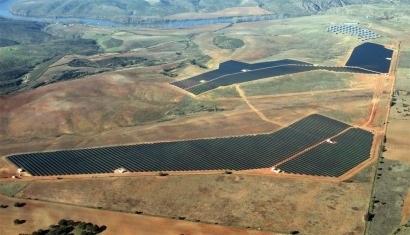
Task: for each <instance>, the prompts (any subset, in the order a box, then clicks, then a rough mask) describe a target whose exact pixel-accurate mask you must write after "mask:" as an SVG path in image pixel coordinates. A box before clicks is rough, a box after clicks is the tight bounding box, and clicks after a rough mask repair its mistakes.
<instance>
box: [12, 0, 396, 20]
mask: <svg viewBox="0 0 410 235" xmlns="http://www.w3.org/2000/svg"><path fill="white" fill-rule="evenodd" d="M381 2H389V1H387V0H379V1H375V0H229V1H220V0H42V1H32V0H16V1H15V2H14V3H12V5H11V11H12V12H13V13H15V14H18V15H25V16H38V17H44V16H47V17H80V18H81V17H88V18H98V19H106V20H111V21H117V22H139V21H150V20H151V21H154V20H160V19H161V18H162V17H166V16H169V15H174V14H180V13H188V12H202V13H203V12H215V11H219V10H223V9H226V8H232V7H260V8H262V9H265V10H268V11H270V12H272V13H273V14H292V15H311V14H315V13H317V12H320V11H325V10H328V9H330V8H334V7H343V6H346V5H351V4H366V3H381Z"/></svg>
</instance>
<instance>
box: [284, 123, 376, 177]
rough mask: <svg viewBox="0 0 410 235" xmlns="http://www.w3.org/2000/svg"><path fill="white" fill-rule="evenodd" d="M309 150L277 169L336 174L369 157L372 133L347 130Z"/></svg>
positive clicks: (319, 174) (308, 173)
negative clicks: (330, 140) (329, 141)
mask: <svg viewBox="0 0 410 235" xmlns="http://www.w3.org/2000/svg"><path fill="white" fill-rule="evenodd" d="M332 141H334V142H335V143H328V142H324V143H322V144H321V145H319V146H317V147H315V148H313V149H312V150H310V151H308V152H305V153H303V154H301V155H300V156H298V157H296V158H294V159H292V160H290V161H287V162H285V163H283V164H281V165H279V166H277V168H279V169H281V170H283V171H284V172H287V173H294V174H304V175H317V176H330V177H338V176H341V175H343V174H344V173H345V172H347V171H349V170H350V169H352V168H353V167H355V166H357V165H358V164H359V163H361V162H363V161H365V160H366V159H368V158H369V156H370V149H371V147H372V143H373V134H372V133H370V132H367V131H364V130H361V129H350V130H348V131H347V132H345V133H343V134H342V135H340V136H338V137H336V138H334V139H333V140H332Z"/></svg>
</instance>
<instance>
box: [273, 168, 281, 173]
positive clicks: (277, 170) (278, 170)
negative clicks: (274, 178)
mask: <svg viewBox="0 0 410 235" xmlns="http://www.w3.org/2000/svg"><path fill="white" fill-rule="evenodd" d="M271 170H272V172H274V173H281V172H282V171H281V170H280V169H278V168H275V167H272V169H271Z"/></svg>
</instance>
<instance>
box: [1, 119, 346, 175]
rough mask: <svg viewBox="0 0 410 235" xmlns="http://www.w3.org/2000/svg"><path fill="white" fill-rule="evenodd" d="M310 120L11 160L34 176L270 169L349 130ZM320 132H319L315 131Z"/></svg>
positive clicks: (325, 120) (41, 154) (329, 122)
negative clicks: (259, 130)
mask: <svg viewBox="0 0 410 235" xmlns="http://www.w3.org/2000/svg"><path fill="white" fill-rule="evenodd" d="M347 127H348V125H346V124H344V123H341V122H338V121H335V120H333V119H329V118H327V117H324V116H320V115H310V116H308V117H306V118H304V119H302V120H300V121H298V122H296V123H294V124H292V125H290V126H289V127H287V128H284V129H281V130H279V131H276V132H274V133H271V134H263V135H256V136H242V137H232V138H218V139H205V140H188V141H178V142H166V143H153V144H140V145H131V146H114V147H104V148H95V149H80V150H66V151H56V152H46V153H31V154H21V155H14V156H9V157H8V159H9V160H10V161H11V162H13V163H14V164H15V165H17V166H18V167H20V168H23V169H25V170H26V171H28V172H29V173H31V174H32V175H35V176H45V175H67V174H69V175H70V174H95V173H111V172H113V171H114V170H115V169H118V168H120V167H124V168H126V169H127V170H128V171H133V172H142V171H186V170H246V169H258V168H267V167H271V166H273V165H274V164H276V163H279V162H280V161H282V160H284V159H286V158H288V157H290V156H292V155H294V154H296V153H298V152H300V151H302V150H303V149H306V148H308V147H310V146H312V145H314V144H316V143H318V142H320V141H322V140H324V139H326V138H329V137H331V136H334V135H335V134H337V133H339V132H340V131H342V130H343V129H344V128H347ZM315 130H317V131H315Z"/></svg>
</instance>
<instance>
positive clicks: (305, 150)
mask: <svg viewBox="0 0 410 235" xmlns="http://www.w3.org/2000/svg"><path fill="white" fill-rule="evenodd" d="M369 48H370V50H372V51H373V53H375V54H376V55H377V56H369V54H368V53H367V52H368V50H369ZM391 56H392V50H389V49H386V48H384V47H382V46H379V45H376V44H372V43H365V44H363V45H361V46H359V47H357V48H355V50H354V51H353V53H352V56H351V58H350V59H349V60H348V62H347V64H346V66H339V67H336V66H320V65H312V64H309V63H305V62H300V61H295V60H289V59H285V60H280V61H272V62H263V63H257V64H248V63H243V62H238V61H227V62H224V63H222V64H220V66H219V69H217V70H214V71H210V72H207V73H204V74H201V75H198V76H194V77H192V78H188V79H185V80H181V81H177V82H174V83H172V85H174V86H177V87H179V88H181V89H184V90H186V91H188V92H191V93H193V94H195V95H198V94H201V93H204V92H206V91H210V90H213V89H216V88H218V87H221V86H229V85H233V84H238V83H243V82H247V81H253V80H259V79H263V78H267V77H275V76H280V75H284V74H292V73H301V72H306V71H312V70H326V71H333V72H344V73H359V74H381V73H386V72H388V70H389V68H390V60H387V59H386V57H389V58H390V57H391ZM357 58H360V59H357ZM372 146H373V134H372V133H371V132H368V131H366V130H362V129H360V128H355V127H353V126H350V125H348V124H346V123H343V122H340V121H337V120H334V119H331V118H328V117H325V116H322V115H318V114H314V115H309V116H306V117H304V118H301V119H300V120H299V121H297V122H295V123H293V124H291V125H289V126H287V127H284V128H281V129H280V130H278V131H274V132H272V133H268V134H259V135H247V136H234V137H225V138H214V139H196V140H185V141H176V142H154V143H143V144H137V145H129V146H112V147H103V148H90V149H78V150H63V151H55V152H41V153H30V154H21V155H13V156H8V157H7V159H9V160H10V161H11V162H12V163H13V164H15V165H16V166H17V167H18V168H20V169H24V170H25V171H27V172H28V173H29V174H31V175H33V176H52V175H76V174H103V173H113V172H116V171H122V172H124V171H128V172H164V171H166V172H169V171H175V172H177V171H214V170H235V171H241V170H254V169H266V168H269V169H271V170H272V172H275V173H282V174H283V173H285V174H299V175H311V176H325V177H339V176H342V175H343V174H346V173H347V172H348V171H349V170H351V169H353V168H355V167H356V166H358V165H359V164H360V163H362V162H364V161H366V160H367V159H369V158H370V156H371V149H372Z"/></svg>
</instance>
